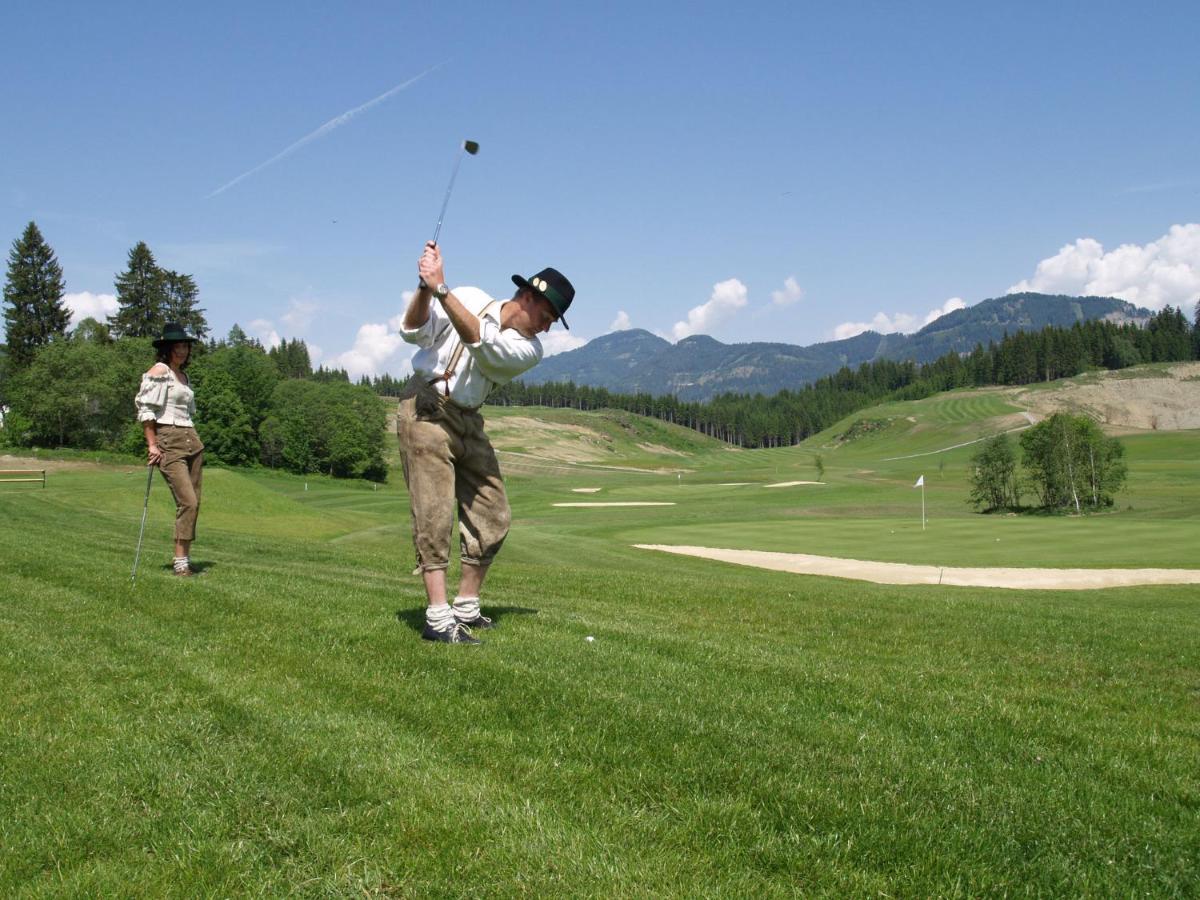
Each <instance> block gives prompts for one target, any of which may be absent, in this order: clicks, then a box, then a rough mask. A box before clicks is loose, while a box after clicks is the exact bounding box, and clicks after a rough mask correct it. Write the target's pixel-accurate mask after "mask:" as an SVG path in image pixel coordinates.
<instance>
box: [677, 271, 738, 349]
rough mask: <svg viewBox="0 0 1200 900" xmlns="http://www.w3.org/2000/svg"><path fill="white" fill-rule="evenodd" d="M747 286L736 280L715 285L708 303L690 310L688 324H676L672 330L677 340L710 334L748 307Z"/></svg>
mask: <svg viewBox="0 0 1200 900" xmlns="http://www.w3.org/2000/svg"><path fill="white" fill-rule="evenodd" d="M746 302H747V301H746V286H745V285H744V284H742V283H741V282H740V281H739V280H738V279H736V278H730V279H729V280H727V281H719V282H717V283H716V284H714V285H713V292H712V296H711V297H709V298H708V302H707V303H704V304H702V305H700V306H695V307H692V309H690V310H688V317H687V321H686V322H676V323H675V325H674V326H673V327H672V329H671V334H672V335H673V336H674V338H675V340H677V341H680V340H683V339H684V338H685V337H687V336H688V335H692V334H708V333H709V332H711V331H712V330H713V329H714V327H715V326H717V325H719V324H720V323H721V322H724V321H725V320H726V319H728V318H729V317H730V316H732V315H733V314H734V313H735V312H737V311H738V310H739V309H741V308H742V307H744V306H745V305H746Z"/></svg>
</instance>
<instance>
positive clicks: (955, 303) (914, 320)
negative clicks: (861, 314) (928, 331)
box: [833, 297, 967, 341]
mask: <svg viewBox="0 0 1200 900" xmlns="http://www.w3.org/2000/svg"><path fill="white" fill-rule="evenodd" d="M966 305H967V304H966V303H965V302H964V301H963V299H962V298H961V297H951V298H950V299H949V300H947V301H946V302H945V303H943V304H942V305H941V306H939V307H937V308H936V309H931V310H930V311H929V312H927V313H926V314H925V318H924V319H923V320H922V319H921V318H920V317H918V316H915V315H913V314H912V313H906V312H898V313H893V314H892V315H890V316H889V315H888V314H887V313H884V312H877V313H875V316H874V317H873V318H872V319H871V321H870V322H843V323H842V324H841V325H838V326H837V327H836V328H834V329H833V337H834V340H838V341H841V340H845V339H846V338H850V337H854V336H855V335H856V334H862V333H863V332H864V331H878V332H879V333H880V334H894V333H895V332H897V331H898V332H901V333H903V334H912V333H913V332H914V331H919V330H920V329H922V328H924V327H925V326H926V325H928V324H929V323H930V322H933V321H934V320H936V319H940V318H941V317H942V316H944V315H945V314H946V313H949V312H954V310H956V309H963V308H964V307H966Z"/></svg>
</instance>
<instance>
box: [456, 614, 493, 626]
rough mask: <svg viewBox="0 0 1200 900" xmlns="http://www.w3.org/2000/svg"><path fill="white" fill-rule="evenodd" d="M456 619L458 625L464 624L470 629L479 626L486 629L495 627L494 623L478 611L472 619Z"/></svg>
mask: <svg viewBox="0 0 1200 900" xmlns="http://www.w3.org/2000/svg"><path fill="white" fill-rule="evenodd" d="M457 621H458V624H459V625H465V626H467V627H468V628H470V629H475V628H481V629H484V630H486V629H488V628H494V627H495V623H494V622H493V621H492V620H491V619H489V618H488V617H487V616H485V615H484V614H483V613H480V614H479V615H477V616H476V617H475V618H473V619H458V620H457Z"/></svg>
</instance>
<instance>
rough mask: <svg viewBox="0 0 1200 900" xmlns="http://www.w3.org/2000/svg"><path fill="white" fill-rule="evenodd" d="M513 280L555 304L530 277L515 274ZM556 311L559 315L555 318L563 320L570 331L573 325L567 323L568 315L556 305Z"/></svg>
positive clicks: (564, 325)
mask: <svg viewBox="0 0 1200 900" xmlns="http://www.w3.org/2000/svg"><path fill="white" fill-rule="evenodd" d="M512 281H513V284H515V285H516V286H517V287H522V288H529V290H531V291H533V292H534V293H535V294H537V295H538V296H539V297H544V298H545V299H546V302H548V303H549V304H550V305H551V306H554V301H553V300H551V299H550V298H549V297H546V295H545V294H543V293H542V292H541V291H539V290H538V289H537V288H536V287H534V286H533V284H532V283H531V282H530V281H529V279H528V278H522V277H521V276H520V275H514V276H513V277H512ZM554 312H555V313H556V314H557V315H558V318H557V319H555V321H556V322H562V325H563V328H565V329H567V331H570V330H571V326H570V325H568V324H567V317H566V316H564V315H563V314H562V313H560V312H559V311H558V308H557V307H555V309H554Z"/></svg>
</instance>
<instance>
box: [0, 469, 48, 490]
mask: <svg viewBox="0 0 1200 900" xmlns="http://www.w3.org/2000/svg"><path fill="white" fill-rule="evenodd" d="M22 481H40V482H41V483H42V488H43V489H44V488H45V487H46V470H45V469H0V484H17V483H19V482H22Z"/></svg>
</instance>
